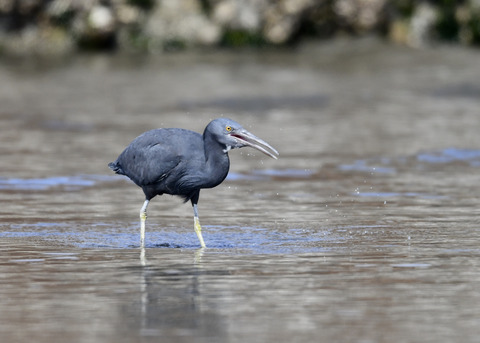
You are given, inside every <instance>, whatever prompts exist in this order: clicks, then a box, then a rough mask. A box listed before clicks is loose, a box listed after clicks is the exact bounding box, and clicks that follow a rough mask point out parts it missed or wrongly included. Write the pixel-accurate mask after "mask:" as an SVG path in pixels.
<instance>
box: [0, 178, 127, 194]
mask: <svg viewBox="0 0 480 343" xmlns="http://www.w3.org/2000/svg"><path fill="white" fill-rule="evenodd" d="M120 179H123V178H122V177H119V176H116V175H76V176H52V177H47V178H32V179H21V178H0V190H18V191H46V190H50V189H53V188H62V189H65V190H79V189H82V188H86V187H93V186H95V185H97V184H98V183H101V182H113V181H118V180H120Z"/></svg>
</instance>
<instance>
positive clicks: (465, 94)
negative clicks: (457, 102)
mask: <svg viewBox="0 0 480 343" xmlns="http://www.w3.org/2000/svg"><path fill="white" fill-rule="evenodd" d="M432 95H433V96H435V97H439V98H470V99H474V100H477V99H478V98H479V97H480V84H472V83H460V84H456V85H448V86H444V87H442V88H439V89H437V90H435V91H434V92H433V93H432Z"/></svg>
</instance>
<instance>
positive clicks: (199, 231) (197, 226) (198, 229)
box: [193, 217, 207, 248]
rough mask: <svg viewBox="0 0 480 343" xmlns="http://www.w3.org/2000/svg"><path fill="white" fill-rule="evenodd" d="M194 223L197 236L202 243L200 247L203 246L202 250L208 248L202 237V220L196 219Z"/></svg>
mask: <svg viewBox="0 0 480 343" xmlns="http://www.w3.org/2000/svg"><path fill="white" fill-rule="evenodd" d="M193 221H194V228H195V233H196V234H197V237H198V240H199V241H200V245H201V246H202V248H206V247H207V246H206V245H205V241H204V240H203V237H202V227H201V226H200V220H199V219H198V217H194V218H193Z"/></svg>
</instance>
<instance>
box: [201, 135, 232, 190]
mask: <svg viewBox="0 0 480 343" xmlns="http://www.w3.org/2000/svg"><path fill="white" fill-rule="evenodd" d="M203 139H204V150H205V170H204V173H205V175H208V178H209V179H210V180H209V183H211V185H210V187H215V186H216V185H218V184H219V183H221V182H222V181H223V180H224V179H225V177H226V176H227V174H228V170H229V168H230V160H229V158H228V153H227V152H225V150H226V147H225V145H223V144H220V143H219V142H217V141H216V140H215V139H213V137H211V136H210V135H205V136H204V138H203Z"/></svg>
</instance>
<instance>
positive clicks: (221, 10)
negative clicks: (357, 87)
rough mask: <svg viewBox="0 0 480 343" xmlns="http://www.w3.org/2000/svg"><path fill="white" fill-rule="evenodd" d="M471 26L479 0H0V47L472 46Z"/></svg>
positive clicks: (477, 38) (16, 50)
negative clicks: (311, 42)
mask: <svg viewBox="0 0 480 343" xmlns="http://www.w3.org/2000/svg"><path fill="white" fill-rule="evenodd" d="M479 23H480V0H464V1H458V2H457V1H443V2H436V1H411V0H395V1H387V0H276V1H273V0H0V52H3V53H5V54H26V55H28V54H39V53H42V54H43V53H48V54H50V53H51V54H55V53H59V54H64V53H70V52H73V51H75V50H76V49H77V48H78V47H80V48H81V49H84V48H86V49H94V50H99V49H120V50H125V51H138V50H140V51H144V52H145V51H149V52H161V51H165V50H171V49H183V48H188V47H195V46H217V45H220V44H221V45H226V46H242V45H254V46H256V45H263V44H272V45H282V44H288V43H291V42H296V41H298V40H301V39H302V38H303V37H309V38H310V39H311V38H318V39H325V38H330V37H335V35H336V34H337V33H342V34H351V35H356V36H359V35H367V34H372V33H374V34H377V35H380V36H383V37H385V38H387V39H390V40H391V41H394V42H396V43H400V44H406V45H409V46H412V47H415V48H419V47H424V46H428V45H429V44H430V43H431V42H433V41H435V40H448V41H458V42H460V43H462V44H466V45H478V44H480V25H479ZM42 41H43V43H42Z"/></svg>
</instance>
